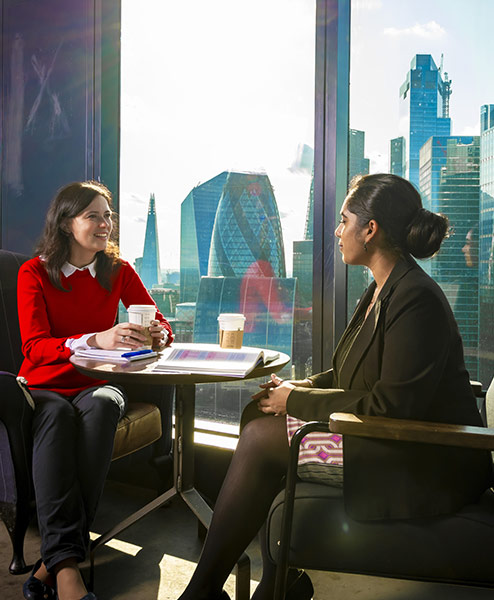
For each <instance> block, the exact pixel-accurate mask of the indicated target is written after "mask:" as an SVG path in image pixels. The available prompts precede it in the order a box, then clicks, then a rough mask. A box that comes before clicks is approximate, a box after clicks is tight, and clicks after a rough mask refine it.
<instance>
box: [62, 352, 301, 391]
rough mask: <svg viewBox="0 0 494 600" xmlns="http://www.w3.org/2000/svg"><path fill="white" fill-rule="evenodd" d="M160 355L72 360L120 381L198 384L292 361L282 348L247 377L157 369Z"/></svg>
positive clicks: (262, 373)
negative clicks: (117, 360)
mask: <svg viewBox="0 0 494 600" xmlns="http://www.w3.org/2000/svg"><path fill="white" fill-rule="evenodd" d="M157 361H158V358H157V357H153V358H150V359H147V360H146V359H144V360H137V361H133V362H129V363H110V362H103V361H99V360H92V359H88V358H81V357H80V356H71V358H70V362H71V363H72V364H73V365H74V367H75V368H76V369H77V370H78V371H79V372H81V373H83V374H84V375H88V376H89V377H94V378H96V379H106V380H108V381H115V382H120V383H143V384H161V385H164V384H171V385H173V384H175V385H180V384H196V383H215V382H221V381H242V380H244V379H255V378H256V377H268V376H269V375H270V373H277V372H278V371H280V370H281V369H282V368H283V367H284V366H285V365H286V364H288V363H289V362H290V357H289V356H288V354H284V353H283V352H280V356H279V357H278V358H277V359H276V360H273V361H271V362H270V363H268V364H267V365H265V366H261V367H257V368H256V369H254V370H253V371H251V372H250V373H248V374H247V375H246V376H245V377H232V376H226V375H206V374H204V373H167V372H166V371H153V369H154V366H155V364H156V363H157Z"/></svg>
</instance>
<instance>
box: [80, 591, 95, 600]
mask: <svg viewBox="0 0 494 600" xmlns="http://www.w3.org/2000/svg"><path fill="white" fill-rule="evenodd" d="M81 600H98V598H97V596H95V594H93V592H88V593H87V594H86V595H85V596H83V597H82V598H81Z"/></svg>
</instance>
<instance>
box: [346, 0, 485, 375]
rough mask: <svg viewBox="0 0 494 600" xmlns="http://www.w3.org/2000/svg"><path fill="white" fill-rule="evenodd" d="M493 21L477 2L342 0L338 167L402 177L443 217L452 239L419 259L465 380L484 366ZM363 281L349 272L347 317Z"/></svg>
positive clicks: (359, 274)
mask: <svg viewBox="0 0 494 600" xmlns="http://www.w3.org/2000/svg"><path fill="white" fill-rule="evenodd" d="M493 17H494V4H493V3H492V2H488V1H484V0H479V1H478V2H471V3H468V5H467V4H466V3H464V2H462V1H461V0H402V1H401V2H396V1H395V0H375V1H371V0H353V1H352V37H351V39H352V44H351V74H350V75H351V76H350V79H351V96H350V124H351V127H352V128H355V129H351V130H350V171H351V172H350V173H349V175H353V174H354V173H355V169H357V171H358V172H361V173H364V172H367V171H366V168H368V170H369V171H370V172H371V173H377V172H391V173H395V174H397V175H401V176H403V177H406V178H407V179H409V180H410V181H411V182H412V183H414V185H415V186H416V187H417V188H418V189H419V191H420V193H421V195H422V199H423V202H424V206H425V207H426V208H428V209H429V210H432V211H434V212H442V213H444V214H446V215H447V216H448V217H449V219H450V223H451V225H452V227H453V233H452V235H451V236H450V237H449V238H448V239H447V240H445V242H444V243H443V246H442V249H441V251H440V253H439V254H438V255H437V256H436V257H434V258H432V259H430V260H427V261H421V266H422V267H423V268H424V269H425V270H426V271H427V272H428V273H430V274H431V275H432V276H433V277H434V278H435V279H436V281H438V283H439V284H440V285H441V287H442V288H443V290H444V292H445V294H446V296H447V298H448V300H449V302H450V304H451V306H452V308H453V311H454V314H455V317H456V320H457V322H458V326H459V328H460V332H461V335H462V337H463V342H464V346H465V359H466V364H467V368H468V370H469V373H470V377H471V378H472V379H478V378H479V379H480V380H481V381H482V382H483V383H484V384H487V383H488V382H489V381H490V379H491V378H492V375H493V372H494V369H493V367H494V229H493V225H494V224H493V216H492V215H493V211H494V146H493V139H494V133H493V132H494V129H493V128H494V81H493V79H492V78H491V77H486V76H485V73H489V72H490V62H491V57H492V56H493V53H494V39H493V37H492V35H491V25H490V24H491V22H492V19H493ZM458 40H461V43H458ZM355 132H357V133H358V138H355V136H356V133H355ZM354 139H355V141H353V140H354ZM357 139H358V143H357V141H356V140H357ZM364 143H365V144H364ZM364 159H368V162H367V163H365V162H364ZM355 160H356V161H358V160H360V161H361V165H360V166H357V167H352V165H353V164H355V163H354V161H355ZM352 168H353V171H352ZM367 278H368V275H367V274H363V273H362V270H360V271H358V269H351V268H350V269H349V305H348V311H349V313H350V312H351V311H352V310H353V307H354V302H355V299H356V298H357V297H358V295H359V293H361V292H362V291H363V290H364V289H365V286H366V285H367V283H368V281H367ZM352 286H353V287H352Z"/></svg>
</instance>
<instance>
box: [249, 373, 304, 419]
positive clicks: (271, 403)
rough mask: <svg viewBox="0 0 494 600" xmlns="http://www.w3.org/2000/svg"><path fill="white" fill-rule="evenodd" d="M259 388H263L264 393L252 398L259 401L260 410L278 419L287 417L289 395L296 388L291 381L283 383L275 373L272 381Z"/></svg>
mask: <svg viewBox="0 0 494 600" xmlns="http://www.w3.org/2000/svg"><path fill="white" fill-rule="evenodd" d="M259 387H261V388H263V389H262V391H261V392H258V393H257V394H255V395H254V396H252V399H253V400H258V403H257V406H258V408H259V410H260V411H262V412H263V413H266V414H268V415H275V416H276V417H278V416H282V415H286V403H287V400H288V395H289V394H290V392H291V391H292V390H293V388H294V387H295V386H294V385H293V384H292V383H291V382H290V381H283V380H282V379H280V378H279V377H278V376H277V375H275V374H274V373H273V374H272V375H271V380H270V381H267V382H266V383H262V384H261V385H260V386H259Z"/></svg>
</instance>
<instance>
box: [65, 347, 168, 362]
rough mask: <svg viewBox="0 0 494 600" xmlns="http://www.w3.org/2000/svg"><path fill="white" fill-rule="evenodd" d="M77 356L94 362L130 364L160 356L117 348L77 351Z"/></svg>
mask: <svg viewBox="0 0 494 600" xmlns="http://www.w3.org/2000/svg"><path fill="white" fill-rule="evenodd" d="M75 355H76V356H80V357H81V358H91V359H92V360H102V361H106V362H115V363H120V362H123V363H125V362H129V361H134V360H143V359H145V358H152V357H153V356H158V353H157V352H155V351H154V350H146V349H144V350H129V348H117V349H116V350H103V349H102V348H89V349H88V350H76V351H75Z"/></svg>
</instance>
